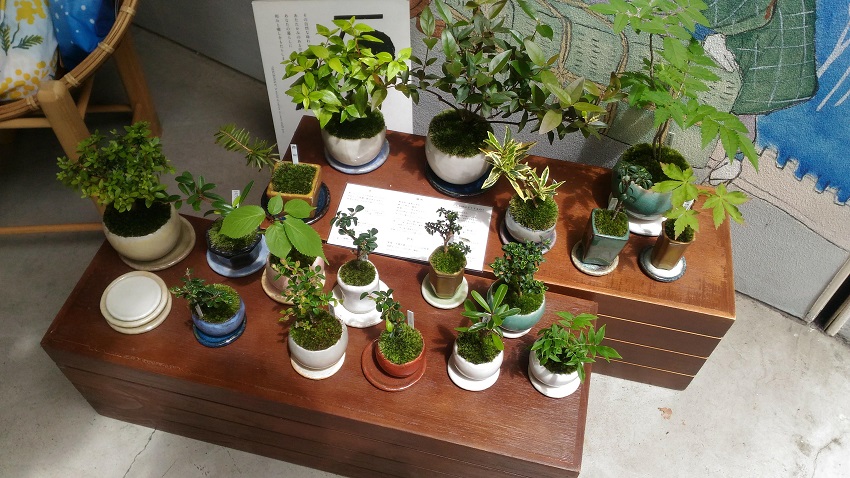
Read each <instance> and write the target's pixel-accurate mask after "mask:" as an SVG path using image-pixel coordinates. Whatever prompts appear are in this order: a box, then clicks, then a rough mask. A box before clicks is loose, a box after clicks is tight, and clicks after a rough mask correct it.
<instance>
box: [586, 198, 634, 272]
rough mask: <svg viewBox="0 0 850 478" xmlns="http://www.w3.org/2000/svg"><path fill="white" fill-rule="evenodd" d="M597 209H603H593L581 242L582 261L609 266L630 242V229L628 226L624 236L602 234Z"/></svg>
mask: <svg viewBox="0 0 850 478" xmlns="http://www.w3.org/2000/svg"><path fill="white" fill-rule="evenodd" d="M597 211H602V209H598V208H596V209H593V211H591V213H590V220H589V221H588V223H587V228H585V230H584V236H583V238H582V243H581V247H582V249H581V261H582V262H584V263H585V264H594V265H599V266H607V265H610V264H611V263H612V262H614V261H615V260H616V259H617V256H618V255H619V254H620V252H621V251H622V250H623V248H624V247H626V244H627V243H628V242H629V230H628V228H627V229H626V233H625V234H624V235H622V236H610V235H607V234H602V233H601V232H599V230H598V229H597V228H596V215H597Z"/></svg>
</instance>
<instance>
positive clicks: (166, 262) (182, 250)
mask: <svg viewBox="0 0 850 478" xmlns="http://www.w3.org/2000/svg"><path fill="white" fill-rule="evenodd" d="M194 247H195V228H193V227H192V225H191V224H189V221H188V220H187V219H186V218H185V217H183V216H180V239H179V240H178V241H177V245H176V246H174V249H171V251H170V252H169V253H168V254H166V255H165V256H163V257H160V258H159V259H155V260H152V261H137V260H134V259H129V258H127V257H124V256H122V255H121V254H118V257H120V258H121V260H122V261H124V263H125V264H127V265H128V266H130V267H132V268H133V269H136V270H137V271H161V270H163V269H168V268H169V267H171V266H173V265H174V264H177V263H178V262H180V261H182V260H183V259H185V258H186V256H188V255H189V253H190V252H192V248H194Z"/></svg>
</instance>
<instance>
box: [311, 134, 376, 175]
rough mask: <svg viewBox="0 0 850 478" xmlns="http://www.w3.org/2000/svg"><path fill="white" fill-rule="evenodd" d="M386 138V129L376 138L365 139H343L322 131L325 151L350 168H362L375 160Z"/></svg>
mask: <svg viewBox="0 0 850 478" xmlns="http://www.w3.org/2000/svg"><path fill="white" fill-rule="evenodd" d="M386 136H387V129H386V128H384V129H383V130H381V132H380V133H378V134H377V135H376V136H373V137H371V138H364V139H342V138H338V137H336V136H333V135H332V134H330V133H328V132H327V131H325V130H324V129H323V130H322V141H323V142H324V143H325V150H326V151H327V152H328V154H330V155H331V156H332V157H333V158H334V159H335V160H337V161H339V162H340V163H342V164H345V165H348V166H361V165H364V164H366V163H368V162H370V161H372V160H373V159H375V157H376V156H377V155H378V153H379V152H381V148H382V147H383V146H384V141H385V140H386Z"/></svg>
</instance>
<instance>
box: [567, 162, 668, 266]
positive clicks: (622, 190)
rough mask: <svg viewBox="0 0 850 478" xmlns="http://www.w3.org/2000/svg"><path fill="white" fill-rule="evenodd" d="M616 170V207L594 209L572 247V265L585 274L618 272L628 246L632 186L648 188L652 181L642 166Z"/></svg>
mask: <svg viewBox="0 0 850 478" xmlns="http://www.w3.org/2000/svg"><path fill="white" fill-rule="evenodd" d="M615 169H616V170H617V172H616V174H617V176H618V177H619V178H620V182H619V183H617V186H616V189H615V190H614V195H613V198H612V200H613V201H612V202H613V207H609V208H608V209H603V208H593V209H592V210H591V212H590V219H589V220H588V223H587V227H586V228H585V230H584V236H582V240H581V241H579V242H577V243H576V244H575V246H573V249H572V252H571V254H570V257H571V259H572V261H573V264H575V266H576V267H577V268H578V269H579V270H580V271H582V272H584V273H585V274H590V275H593V276H602V275H605V274H609V273H611V272H612V271H613V270H614V269H616V267H617V264H618V263H619V261H620V258H619V254H620V251H622V250H623V248H624V247H625V246H626V243H628V242H629V220H628V218H627V217H626V214H625V213H624V212H623V207H624V204H625V201H626V199H627V198H628V195H629V191H630V190H631V186H632V185H637V186H639V187H643V188H647V189H648V188H649V187H650V185H651V184H652V178H651V176H650V175H649V172H648V171H647V170H646V169H644V168H643V167H641V166H638V165H634V164H629V163H623V162H621V163H620V164H618V165H617V166H616V167H615Z"/></svg>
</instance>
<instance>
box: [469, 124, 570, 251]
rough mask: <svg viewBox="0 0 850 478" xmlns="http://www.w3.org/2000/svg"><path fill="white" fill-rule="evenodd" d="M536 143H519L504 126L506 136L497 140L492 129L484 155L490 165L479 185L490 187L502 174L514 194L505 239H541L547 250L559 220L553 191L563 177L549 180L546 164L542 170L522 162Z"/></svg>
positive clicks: (507, 217)
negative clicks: (501, 139)
mask: <svg viewBox="0 0 850 478" xmlns="http://www.w3.org/2000/svg"><path fill="white" fill-rule="evenodd" d="M534 144H535V143H522V142H519V141H516V140H515V139H513V138H512V137H511V131H510V130H509V129H507V128H505V138H504V141H503V142H501V143H500V142H499V140H498V139H496V136H495V135H494V134H492V133H489V134H488V137H487V148H486V149H485V150H484V155H485V156H486V158H487V162H488V163H489V164H490V165H491V166H492V169H491V170H490V174H489V175H488V176H487V179H486V180H485V181H484V184H483V185H482V188H489V187H491V186H493V185H494V184H496V181H498V180H499V178H500V177H502V176H504V177H505V178H506V179H507V180H508V182H510V184H511V186H512V187H513V188H514V192H515V193H516V194H514V196H513V197H512V198H511V200H510V203H509V204H508V210H507V213H506V214H505V229H506V231H507V235H508V236H509V237H508V239H513V240H516V241H520V242H524V241H532V242H537V243H540V244H541V245H542V246H543V251H544V253H545V252H548V251H549V249H551V248H552V246H554V244H555V241H556V239H557V234H556V233H555V223H556V222H557V221H558V203H556V202H555V195H556V194H557V193H556V192H555V191H556V190H557V189H558V188H559V187H561V186H562V185H563V184H564V181H555V180H554V179H553V180H552V181H551V182H550V181H549V167H548V166H547V167H546V168H544V169H543V172H542V173H541V174H537V170H536V169H534V168H532V167H530V166H529V165H528V164H526V163H524V162H522V161H523V160H525V159H526V158H527V156H528V151H529V150H530V149H531V148H532V147H533V146H534Z"/></svg>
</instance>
